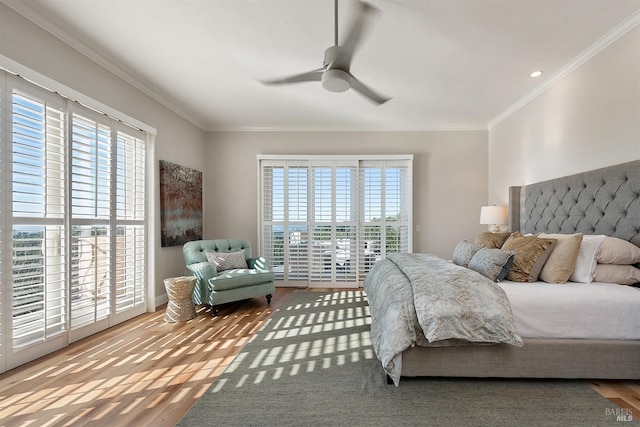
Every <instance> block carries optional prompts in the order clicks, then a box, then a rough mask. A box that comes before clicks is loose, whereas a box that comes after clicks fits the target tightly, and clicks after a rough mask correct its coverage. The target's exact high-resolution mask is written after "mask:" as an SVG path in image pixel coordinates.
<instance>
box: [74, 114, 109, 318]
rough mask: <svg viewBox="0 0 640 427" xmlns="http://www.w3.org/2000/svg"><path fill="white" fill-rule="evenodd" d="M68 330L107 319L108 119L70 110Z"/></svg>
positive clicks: (103, 116) (99, 115) (98, 115)
mask: <svg viewBox="0 0 640 427" xmlns="http://www.w3.org/2000/svg"><path fill="white" fill-rule="evenodd" d="M71 129H72V132H71V201H70V202H71V238H72V248H73V251H72V258H71V328H72V329H77V328H79V327H81V326H83V325H86V324H89V323H94V322H96V321H98V320H100V319H105V318H106V317H107V316H109V314H111V298H112V295H111V237H112V234H111V229H110V227H109V224H110V214H111V199H110V192H111V162H112V153H111V119H109V118H108V117H107V116H105V115H101V114H98V113H96V112H94V111H90V110H88V109H85V108H83V107H81V106H74V113H73V118H72V125H71Z"/></svg>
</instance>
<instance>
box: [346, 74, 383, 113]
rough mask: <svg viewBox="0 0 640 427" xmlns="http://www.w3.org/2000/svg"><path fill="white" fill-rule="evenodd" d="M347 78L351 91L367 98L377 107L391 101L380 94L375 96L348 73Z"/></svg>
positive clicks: (374, 93)
mask: <svg viewBox="0 0 640 427" xmlns="http://www.w3.org/2000/svg"><path fill="white" fill-rule="evenodd" d="M349 76H350V77H351V89H353V90H355V91H356V92H359V93H360V94H362V95H363V96H365V97H366V98H368V99H369V100H370V101H372V102H375V103H376V104H378V105H381V104H384V103H385V102H387V101H388V100H390V99H391V98H387V97H384V96H382V95H380V94H377V93H376V92H374V91H373V90H371V89H369V88H368V87H367V86H365V85H364V83H362V82H361V81H360V80H358V79H357V78H356V77H355V76H354V75H353V74H351V73H349Z"/></svg>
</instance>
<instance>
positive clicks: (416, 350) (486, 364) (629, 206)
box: [401, 160, 640, 380]
mask: <svg viewBox="0 0 640 427" xmlns="http://www.w3.org/2000/svg"><path fill="white" fill-rule="evenodd" d="M509 199H510V200H509V205H510V208H509V225H510V230H511V231H521V232H522V233H523V234H526V233H538V232H548V233H565V234H570V233H576V232H581V233H584V234H605V235H609V236H614V237H619V238H622V239H625V240H628V241H630V242H632V243H634V244H635V245H637V246H640V220H639V219H640V160H636V161H633V162H628V163H623V164H620V165H615V166H610V167H606V168H602V169H597V170H593V171H589V172H584V173H580V174H576V175H571V176H567V177H563V178H557V179H553V180H550V181H544V182H540V183H536V184H531V185H527V186H522V187H510V189H509ZM523 340H524V346H523V347H520V348H517V347H513V346H509V345H505V344H500V345H495V346H468V347H443V348H422V347H413V348H410V349H408V350H406V351H404V352H403V353H402V356H401V357H402V376H404V377H416V376H427V377H434V376H446V377H453V376H456V377H485V378H488V377H500V378H583V379H629V380H635V379H640V340H604V339H601V340H591V339H589V340H588V339H543V338H539V339H533V338H526V337H523Z"/></svg>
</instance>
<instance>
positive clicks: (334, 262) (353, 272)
mask: <svg viewBox="0 0 640 427" xmlns="http://www.w3.org/2000/svg"><path fill="white" fill-rule="evenodd" d="M261 157H262V158H260V180H261V183H260V189H261V198H260V201H261V206H260V214H261V220H260V221H261V228H260V229H261V236H260V241H261V243H260V244H261V246H260V247H261V248H262V254H263V256H266V257H267V258H268V259H269V260H270V262H271V263H272V265H273V267H274V272H275V274H276V278H277V279H279V280H283V281H285V283H289V284H292V285H297V284H298V283H299V282H304V283H305V284H307V285H308V286H314V285H315V286H328V285H327V282H331V283H334V284H335V285H336V286H341V287H348V286H351V285H358V284H361V283H362V281H363V280H364V277H365V276H366V274H367V273H368V271H369V270H370V269H371V267H372V266H373V264H374V263H375V262H376V261H377V260H379V259H382V258H383V257H384V256H386V254H388V253H393V252H409V251H410V250H411V233H410V230H411V209H412V207H411V195H412V190H411V176H412V174H411V156H398V157H399V158H396V159H387V160H382V159H379V158H378V159H358V158H354V157H353V156H328V157H323V156H310V157H308V158H299V157H296V156H291V158H287V156H284V157H282V158H271V157H269V156H261ZM274 157H275V156H274ZM391 157H394V156H391Z"/></svg>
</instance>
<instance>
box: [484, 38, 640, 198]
mask: <svg viewBox="0 0 640 427" xmlns="http://www.w3.org/2000/svg"><path fill="white" fill-rule="evenodd" d="M637 159H640V27H636V28H635V29H633V30H631V31H630V32H629V33H627V34H626V35H624V36H623V37H622V38H620V39H619V40H617V41H616V42H614V43H613V44H612V45H610V46H609V47H608V48H606V49H605V50H603V51H602V52H600V53H599V54H598V55H596V56H595V57H593V58H591V59H590V60H589V61H587V62H586V63H585V64H583V65H582V66H580V67H579V68H578V69H576V70H575V71H573V72H572V73H571V74H569V75H567V76H566V77H565V78H563V79H562V80H560V81H559V82H558V83H556V84H555V85H554V86H552V87H551V88H549V89H548V90H547V91H545V92H544V93H543V94H542V95H540V96H539V97H537V98H535V99H534V100H533V101H532V102H531V103H529V104H527V105H526V106H524V107H523V108H522V109H520V110H518V111H517V112H516V113H515V114H513V115H512V116H510V117H508V118H507V119H505V120H504V121H502V122H501V123H499V124H498V125H496V126H495V127H493V128H492V129H491V130H490V132H489V202H490V203H496V204H500V203H504V202H507V201H508V187H509V186H511V185H523V184H530V183H533V182H538V181H541V180H547V179H552V178H557V177H562V176H566V175H571V174H574V173H579V172H583V171H588V170H591V169H597V168H600V167H605V166H610V165H614V164H618V163H624V162H627V161H631V160H637Z"/></svg>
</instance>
